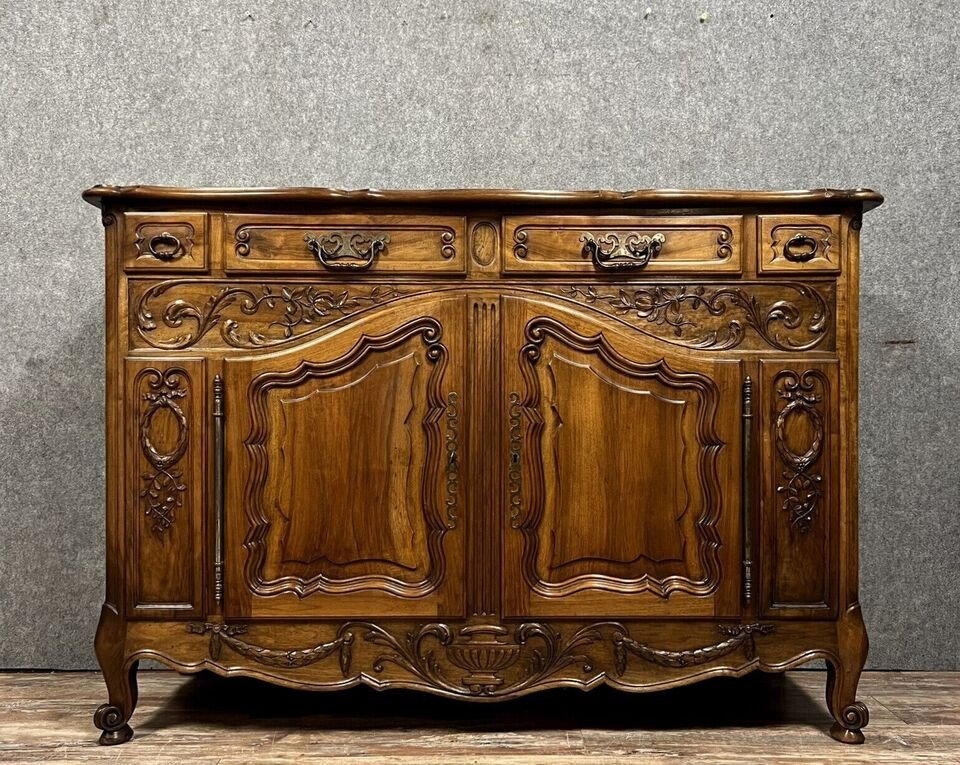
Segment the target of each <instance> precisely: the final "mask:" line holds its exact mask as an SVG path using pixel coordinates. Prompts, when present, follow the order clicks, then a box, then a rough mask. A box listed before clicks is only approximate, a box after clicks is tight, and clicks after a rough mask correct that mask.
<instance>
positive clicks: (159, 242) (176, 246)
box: [147, 231, 183, 261]
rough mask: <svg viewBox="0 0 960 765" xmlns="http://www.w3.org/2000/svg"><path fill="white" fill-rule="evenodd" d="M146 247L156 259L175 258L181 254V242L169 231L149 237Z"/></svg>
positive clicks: (168, 259) (166, 259)
mask: <svg viewBox="0 0 960 765" xmlns="http://www.w3.org/2000/svg"><path fill="white" fill-rule="evenodd" d="M147 248H148V249H149V251H150V254H151V255H153V257H155V258H156V259H157V260H163V261H170V260H176V259H177V258H179V257H181V256H182V255H183V244H182V243H181V242H180V240H179V239H178V238H177V237H175V236H174V235H173V234H171V233H170V232H169V231H164V232H163V233H160V234H157V235H156V236H152V237H150V241H149V242H147Z"/></svg>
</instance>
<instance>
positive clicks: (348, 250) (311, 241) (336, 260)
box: [303, 231, 390, 271]
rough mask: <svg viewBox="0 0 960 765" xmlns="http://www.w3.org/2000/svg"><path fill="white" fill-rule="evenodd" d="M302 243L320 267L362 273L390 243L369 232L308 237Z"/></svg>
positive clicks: (307, 235) (386, 239) (310, 235)
mask: <svg viewBox="0 0 960 765" xmlns="http://www.w3.org/2000/svg"><path fill="white" fill-rule="evenodd" d="M303 240H304V241H305V242H306V243H307V247H309V248H310V251H311V252H312V253H313V254H314V255H315V256H316V257H317V260H319V261H320V263H321V264H322V265H323V266H324V267H326V268H329V269H331V270H335V271H336V270H343V271H363V270H365V269H367V268H370V266H372V265H373V261H374V260H375V259H376V257H377V255H378V254H379V253H381V252H384V251H385V250H386V248H387V245H388V244H389V243H390V237H389V236H387V235H386V234H371V233H368V232H366V231H331V232H330V233H329V234H324V235H323V236H319V237H317V236H313V235H312V234H306V235H304V237H303Z"/></svg>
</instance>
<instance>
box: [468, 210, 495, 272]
mask: <svg viewBox="0 0 960 765" xmlns="http://www.w3.org/2000/svg"><path fill="white" fill-rule="evenodd" d="M499 240H500V236H499V234H498V233H497V229H496V227H495V226H494V225H493V224H492V223H490V222H489V221H481V222H480V223H477V224H476V225H475V226H474V227H473V231H471V233H470V242H471V250H470V252H471V254H472V255H473V262H474V263H476V264H477V265H478V266H489V265H490V264H491V263H493V259H494V258H495V257H496V255H497V245H498V243H499Z"/></svg>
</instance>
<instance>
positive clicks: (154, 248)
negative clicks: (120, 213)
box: [122, 212, 207, 272]
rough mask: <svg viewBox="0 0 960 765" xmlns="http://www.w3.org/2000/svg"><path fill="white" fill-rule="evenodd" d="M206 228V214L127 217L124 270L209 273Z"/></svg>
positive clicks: (127, 215) (130, 215)
mask: <svg viewBox="0 0 960 765" xmlns="http://www.w3.org/2000/svg"><path fill="white" fill-rule="evenodd" d="M206 224H207V214H206V213H187V212H157V213H136V214H133V213H127V214H125V215H124V240H123V250H122V256H123V268H124V270H125V271H127V272H138V271H206V270H207V248H206V241H205V240H206V232H207V225H206Z"/></svg>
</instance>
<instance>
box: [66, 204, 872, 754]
mask: <svg viewBox="0 0 960 765" xmlns="http://www.w3.org/2000/svg"><path fill="white" fill-rule="evenodd" d="M84 196H85V198H86V199H87V201H89V202H91V203H93V204H95V205H98V206H99V207H101V208H102V215H103V223H104V225H105V226H106V255H107V258H106V262H107V266H106V285H107V286H106V289H107V300H106V306H107V309H106V311H107V316H106V320H107V359H108V364H107V370H108V371H107V381H106V386H107V526H106V533H107V588H106V602H105V604H104V606H103V610H102V616H101V620H100V625H99V629H98V632H97V639H96V650H97V656H98V658H99V661H100V664H101V666H102V668H103V672H104V676H105V678H106V683H107V687H108V691H109V703H107V704H105V705H103V706H102V707H101V708H100V709H99V710H98V711H97V714H96V718H95V722H96V725H97V726H98V727H99V728H101V729H102V730H103V734H102V736H101V743H105V744H111V743H121V742H123V741H126V740H128V739H129V738H130V737H131V735H132V731H131V728H130V727H129V725H128V721H129V719H130V717H131V715H132V714H133V711H134V707H135V705H136V678H135V673H136V667H137V662H138V661H139V660H141V659H156V660H159V661H161V662H164V663H166V664H168V665H170V666H172V667H174V668H175V669H177V670H179V671H182V672H194V671H199V670H203V669H208V670H211V671H213V672H216V673H219V674H222V675H247V676H251V677H257V678H261V679H264V680H268V681H271V682H276V683H282V684H285V685H293V686H298V687H304V688H316V689H337V688H344V687H348V686H353V685H356V684H358V683H364V684H367V685H370V686H373V687H376V688H392V687H403V688H415V689H421V690H424V691H429V692H432V693H437V694H441V695H444V696H447V697H449V698H452V699H465V700H476V701H493V700H497V699H504V698H511V697H515V696H518V695H521V694H525V693H528V692H531V691H535V690H539V689H542V688H550V687H557V686H571V687H576V688H582V689H589V688H592V687H594V686H597V685H599V684H602V683H606V684H608V685H611V686H614V687H616V688H620V689H623V690H649V689H654V688H662V687H667V686H671V685H678V684H682V683H686V682H689V681H691V680H693V679H698V678H705V677H710V676H714V675H742V674H744V673H746V672H749V671H752V670H755V669H762V670H765V671H783V670H786V669H788V668H791V667H795V666H797V665H799V664H802V663H804V662H807V661H810V660H812V659H825V660H826V661H827V663H828V667H829V675H828V683H827V700H828V702H829V706H830V710H831V712H832V714H833V716H834V718H835V723H834V725H833V728H832V730H831V734H832V735H833V736H834V737H835V738H836V739H838V740H839V741H844V742H848V743H857V742H860V741H862V740H863V735H862V733H861V728H862V727H863V726H864V725H865V724H866V722H867V709H866V707H865V706H864V705H863V704H862V703H861V702H859V701H857V699H856V687H857V682H858V678H859V675H860V672H861V669H862V667H863V663H864V659H865V656H866V652H867V637H866V633H865V631H864V626H863V620H862V618H861V615H860V606H859V604H858V602H857V298H858V281H857V279H858V276H857V272H858V258H859V245H858V237H859V230H860V224H861V216H862V213H863V212H864V211H865V210H868V209H870V208H872V207H875V206H876V205H878V204H879V203H880V202H881V201H882V198H881V197H880V196H879V195H878V194H876V193H873V192H870V191H865V190H859V189H858V190H854V191H828V190H824V191H802V192H724V191H692V192H677V191H662V192H660V191H641V192H633V193H626V194H620V193H613V192H589V193H567V192H557V193H534V192H517V191H417V192H373V191H357V192H342V191H330V190H323V189H289V190H204V189H197V190H188V189H169V188H154V187H132V188H116V187H102V186H101V187H96V188H93V189H90V190H89V191H87V192H86V193H85V195H84Z"/></svg>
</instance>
